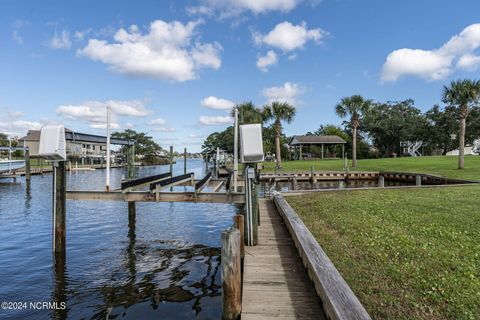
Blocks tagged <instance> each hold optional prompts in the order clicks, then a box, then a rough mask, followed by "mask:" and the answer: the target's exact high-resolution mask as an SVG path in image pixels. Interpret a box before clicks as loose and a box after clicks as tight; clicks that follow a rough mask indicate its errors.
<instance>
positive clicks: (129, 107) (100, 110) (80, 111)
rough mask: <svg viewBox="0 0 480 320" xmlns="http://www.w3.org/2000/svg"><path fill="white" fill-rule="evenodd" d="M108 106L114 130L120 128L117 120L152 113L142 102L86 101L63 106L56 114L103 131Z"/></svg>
mask: <svg viewBox="0 0 480 320" xmlns="http://www.w3.org/2000/svg"><path fill="white" fill-rule="evenodd" d="M107 105H108V106H110V107H111V109H112V128H119V127H120V125H119V124H118V122H117V118H118V117H120V116H123V117H136V118H139V117H145V116H147V115H149V114H150V113H151V111H150V110H148V109H147V108H146V107H145V106H144V103H143V102H142V101H140V100H126V101H116V100H109V101H105V102H102V101H86V102H84V103H82V104H78V105H61V106H59V107H58V108H57V110H56V112H57V114H59V115H60V116H62V117H63V118H65V119H68V120H76V121H78V120H79V121H84V122H86V123H88V124H89V126H90V127H91V128H95V129H103V128H105V127H106V118H107Z"/></svg>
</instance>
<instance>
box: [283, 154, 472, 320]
mask: <svg viewBox="0 0 480 320" xmlns="http://www.w3.org/2000/svg"><path fill="white" fill-rule="evenodd" d="M469 162H470V161H469ZM288 202H289V203H290V204H291V205H292V206H293V208H294V209H295V210H296V211H297V213H298V214H299V215H300V216H301V217H302V219H303V221H304V222H305V224H306V225H307V227H308V228H309V229H310V231H311V232H312V234H313V235H314V236H315V238H316V239H317V240H318V242H319V243H320V245H321V246H322V247H323V249H324V250H325V251H326V253H327V255H328V256H329V257H330V259H331V260H332V261H333V263H334V264H335V266H336V267H337V268H338V270H339V271H340V273H341V274H342V275H343V277H344V278H345V280H346V281H347V282H348V283H349V285H350V287H351V288H352V290H353V291H354V292H355V294H356V295H357V296H358V298H359V299H360V301H361V302H362V303H363V304H364V306H365V307H366V309H367V311H368V312H369V313H370V314H371V315H372V317H373V318H376V319H480V186H462V187H448V188H429V189H414V190H413V189H408V190H407V189H402V190H398V189H397V190H362V191H350V192H322V193H312V194H307V195H302V196H296V197H289V198H288Z"/></svg>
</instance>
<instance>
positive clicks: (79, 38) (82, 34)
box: [73, 28, 92, 41]
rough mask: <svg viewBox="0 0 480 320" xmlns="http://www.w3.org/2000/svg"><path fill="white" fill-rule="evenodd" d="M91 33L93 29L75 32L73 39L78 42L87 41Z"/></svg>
mask: <svg viewBox="0 0 480 320" xmlns="http://www.w3.org/2000/svg"><path fill="white" fill-rule="evenodd" d="M90 32H92V29H91V28H89V29H86V30H81V31H75V33H74V34H73V37H74V38H75V40H76V41H83V39H85V36H86V35H88V34H89V33H90Z"/></svg>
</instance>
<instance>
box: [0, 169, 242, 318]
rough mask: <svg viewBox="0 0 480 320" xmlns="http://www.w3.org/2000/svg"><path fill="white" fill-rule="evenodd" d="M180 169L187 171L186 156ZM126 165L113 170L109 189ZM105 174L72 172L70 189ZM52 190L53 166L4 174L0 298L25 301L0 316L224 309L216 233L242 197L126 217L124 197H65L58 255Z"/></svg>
mask: <svg viewBox="0 0 480 320" xmlns="http://www.w3.org/2000/svg"><path fill="white" fill-rule="evenodd" d="M187 167H188V172H191V171H193V172H195V177H196V178H197V179H199V178H201V177H202V176H203V175H204V174H205V166H204V162H203V161H201V160H188V162H187ZM136 170H137V171H136V174H137V177H141V176H148V175H152V174H158V173H162V172H168V170H169V167H168V166H152V167H138V168H136ZM174 172H176V173H178V174H181V173H183V161H179V162H178V163H177V164H176V165H175V166H174ZM125 174H126V170H125V169H123V168H119V169H112V176H111V181H112V182H113V183H112V187H113V188H117V187H119V185H120V180H121V178H123V177H124V176H125ZM104 181H105V170H96V171H83V172H72V173H67V186H68V189H70V190H102V189H103V188H104ZM51 189H52V176H51V174H45V175H43V176H41V175H36V176H32V182H31V189H30V190H26V188H25V183H24V179H23V178H22V179H21V181H20V182H17V183H16V184H13V183H11V182H10V181H8V182H7V181H2V180H0V302H5V301H7V302H12V303H18V302H22V303H23V302H26V303H27V304H28V305H27V306H26V307H27V308H24V306H25V305H23V304H22V305H18V304H17V305H16V308H17V309H18V308H20V310H4V309H0V319H52V318H54V319H65V318H68V319H106V318H107V319H148V318H155V319H192V318H194V319H220V318H221V282H220V280H221V279H220V277H221V274H220V234H221V231H222V230H225V229H227V228H229V227H230V226H231V225H232V216H233V215H234V214H235V213H236V212H237V211H238V210H239V209H238V208H237V207H236V206H234V205H229V204H201V203H199V204H194V203H137V216H136V221H135V222H134V223H129V221H128V210H127V203H124V202H98V201H67V253H66V257H65V258H63V257H56V258H55V259H54V257H53V255H52V249H51V248H52V238H51V233H52V208H51V207H52V199H51ZM54 261H55V263H54ZM30 302H57V303H58V304H59V308H58V309H62V306H61V305H60V303H61V302H66V309H65V310H45V309H44V310H38V309H35V308H32V305H30V304H29V303H30ZM11 306H12V304H11ZM33 306H36V307H39V308H40V309H42V308H45V307H44V306H43V307H42V305H39V304H34V305H33ZM48 308H49V307H47V309H48Z"/></svg>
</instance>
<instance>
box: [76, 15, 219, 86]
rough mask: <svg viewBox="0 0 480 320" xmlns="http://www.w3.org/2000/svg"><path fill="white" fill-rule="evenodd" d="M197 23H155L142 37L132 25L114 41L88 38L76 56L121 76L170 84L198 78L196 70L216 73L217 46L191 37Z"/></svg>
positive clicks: (116, 34)
mask: <svg viewBox="0 0 480 320" xmlns="http://www.w3.org/2000/svg"><path fill="white" fill-rule="evenodd" d="M201 23H202V22H201V21H190V22H188V23H186V24H183V23H181V22H179V21H173V22H165V21H162V20H156V21H153V22H152V23H151V24H150V28H149V30H148V32H147V33H145V34H142V32H141V31H140V29H139V28H138V27H137V26H136V25H132V26H130V28H129V29H128V30H125V29H123V28H122V29H120V30H118V31H117V32H116V33H115V35H114V40H115V41H114V42H112V43H109V42H107V41H105V40H98V39H90V40H89V41H88V44H87V46H86V47H85V48H83V49H81V50H78V51H77V53H78V55H80V56H86V57H88V58H90V59H92V60H95V61H100V62H102V63H105V64H107V65H108V66H109V68H110V69H111V70H113V71H115V72H119V73H122V74H127V75H131V76H147V77H153V78H157V79H162V80H168V81H173V82H176V81H179V82H181V81H187V80H192V79H195V78H197V77H198V71H199V70H200V69H202V68H211V69H214V70H216V69H218V68H220V66H221V64H222V62H221V60H220V56H219V53H220V50H221V46H220V45H219V44H218V43H216V42H215V43H201V42H200V41H199V39H197V37H195V35H196V29H197V27H198V26H199V25H200V24H201ZM194 38H195V39H194Z"/></svg>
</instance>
